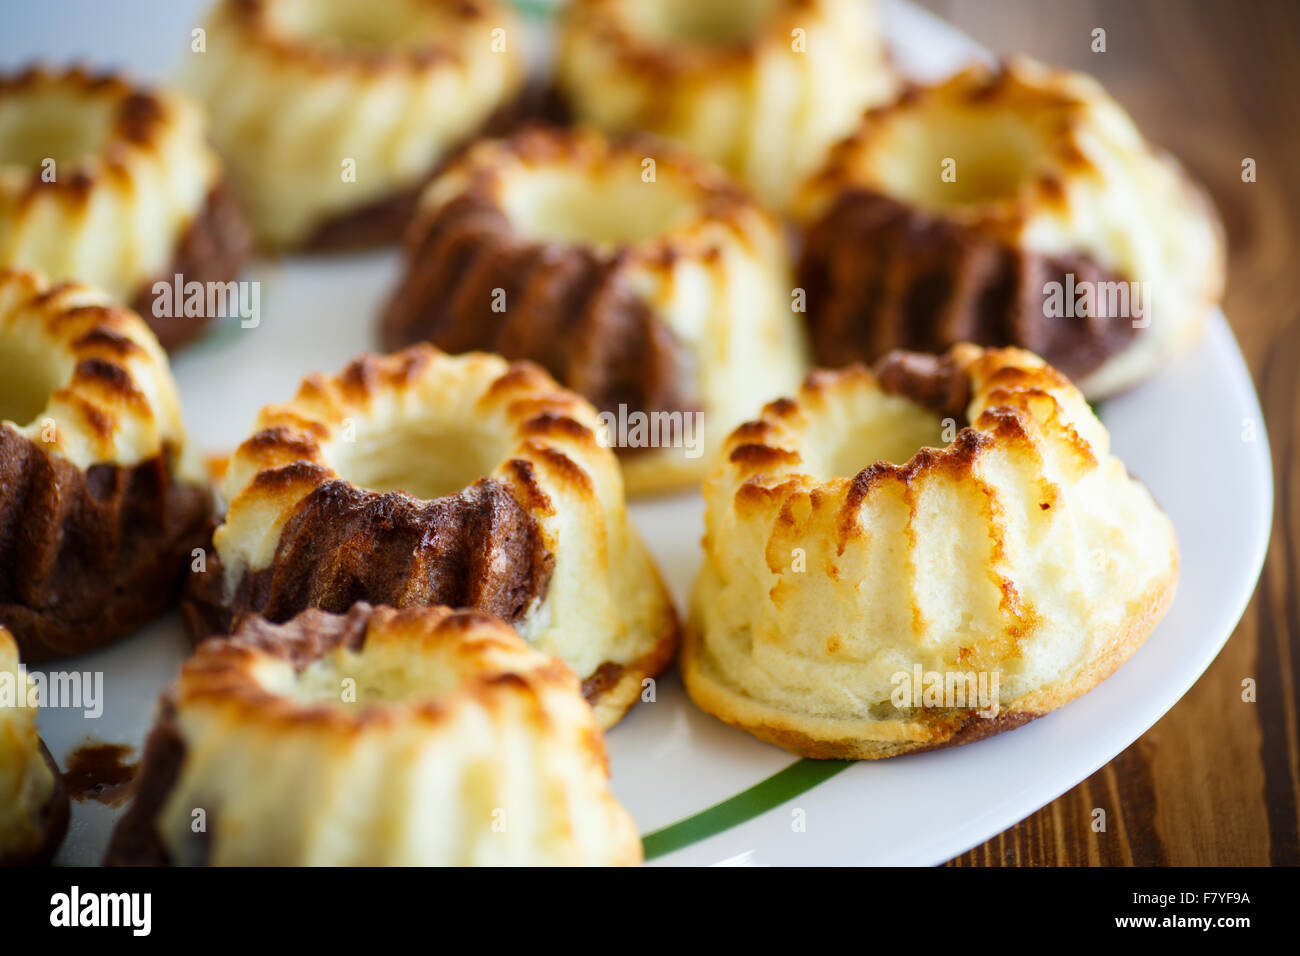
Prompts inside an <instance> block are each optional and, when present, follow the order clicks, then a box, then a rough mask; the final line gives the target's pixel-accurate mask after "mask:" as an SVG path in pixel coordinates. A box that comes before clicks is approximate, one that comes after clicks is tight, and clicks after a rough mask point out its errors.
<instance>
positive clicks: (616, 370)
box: [380, 129, 695, 451]
mask: <svg viewBox="0 0 1300 956" xmlns="http://www.w3.org/2000/svg"><path fill="white" fill-rule="evenodd" d="M506 148H508V149H509V150H511V151H512V152H514V153H515V154H516V155H518V156H519V157H521V158H523V159H524V160H525V161H546V160H556V159H562V158H563V151H564V150H565V149H566V148H569V149H574V150H576V149H579V148H581V146H580V145H579V144H578V143H577V141H573V140H566V139H565V138H564V137H562V136H554V135H548V134H547V132H546V131H543V130H541V129H533V130H529V131H526V132H525V133H523V134H520V135H518V136H516V137H514V138H513V139H511V140H509V141H508V143H507V144H506ZM645 150H646V151H648V150H649V146H646V147H645ZM493 182H494V180H493V176H492V172H491V171H490V170H486V169H476V170H474V172H473V173H472V174H471V182H470V185H469V187H468V188H467V189H466V190H465V192H464V194H463V195H461V196H459V197H457V198H456V199H453V200H452V201H451V202H449V203H447V204H446V205H444V206H442V207H440V208H438V209H435V210H433V211H432V213H431V214H429V215H426V216H424V217H422V218H420V219H417V221H416V222H415V223H414V224H413V225H412V228H411V231H410V233H409V235H408V236H407V249H406V255H407V270H406V275H405V277H404V278H403V280H402V282H401V284H400V285H399V286H398V289H397V292H396V293H395V294H394V296H393V299H392V301H391V302H390V303H389V305H388V308H387V310H386V311H385V313H384V317H383V322H382V326H381V330H380V336H381V339H382V343H383V346H384V348H385V349H388V350H390V351H391V350H396V349H399V348H403V347H405V346H408V345H412V344H414V343H416V342H425V341H427V342H432V343H433V344H434V345H436V346H437V347H438V348H441V349H443V350H445V351H447V352H452V353H456V352H467V351H471V350H476V349H479V350H484V351H492V352H498V353H500V354H501V355H504V356H505V357H506V358H508V359H528V360H530V361H533V362H536V363H537V364H538V365H541V366H542V367H543V368H545V369H546V370H547V371H548V372H550V373H551V375H553V376H554V377H555V378H556V380H558V381H560V382H562V383H563V384H565V385H567V386H568V387H569V388H572V389H573V390H574V391H577V392H579V393H581V394H582V395H583V396H584V397H585V398H587V399H588V400H589V401H590V402H591V403H592V404H593V405H595V406H596V407H597V408H598V409H601V410H615V409H617V408H618V406H619V404H620V403H622V404H626V405H627V406H628V407H629V408H637V409H646V410H661V411H689V410H693V409H694V407H695V399H694V398H693V396H691V395H690V394H689V385H688V383H689V382H690V381H691V376H690V375H689V374H688V370H687V363H688V355H687V351H686V349H685V347H684V346H683V344H682V343H681V342H680V341H679V340H678V339H677V337H676V336H675V335H674V334H673V333H672V331H671V330H670V329H669V328H668V327H667V325H666V324H665V323H664V322H663V321H662V320H661V319H660V318H658V317H657V316H656V315H655V314H654V312H653V311H652V310H651V309H650V307H649V305H648V304H647V303H646V302H645V301H644V300H643V299H642V298H641V297H640V296H639V295H638V294H637V293H636V292H635V291H634V290H633V289H632V288H631V287H630V286H629V285H628V283H627V282H626V281H625V275H626V265H627V261H628V257H627V256H626V255H616V256H613V257H610V256H603V255H600V254H599V253H597V252H596V250H595V249H593V248H588V247H585V246H582V245H579V244H559V243H548V242H539V241H531V240H528V239H525V238H524V237H522V236H521V235H520V234H519V233H518V232H517V231H516V229H515V227H514V226H513V225H512V224H511V222H510V220H509V219H508V217H507V216H506V213H505V212H504V211H503V210H502V208H501V206H500V204H499V203H498V201H497V200H496V199H495V198H494V195H493V191H492V186H493ZM672 254H673V253H672V250H671V248H670V247H665V248H664V249H663V255H664V256H665V257H670V256H671V255H672ZM494 289H502V290H504V293H505V297H506V301H507V302H509V303H510V308H509V309H508V310H506V311H504V312H494V311H493V310H492V303H493V300H494V296H493V290H494ZM619 451H623V449H621V448H620V449H619Z"/></svg>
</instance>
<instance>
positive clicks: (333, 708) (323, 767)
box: [107, 604, 641, 866]
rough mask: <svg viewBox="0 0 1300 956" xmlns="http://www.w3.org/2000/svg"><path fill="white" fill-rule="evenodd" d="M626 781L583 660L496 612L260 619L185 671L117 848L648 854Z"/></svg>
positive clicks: (623, 860)
mask: <svg viewBox="0 0 1300 956" xmlns="http://www.w3.org/2000/svg"><path fill="white" fill-rule="evenodd" d="M503 756H504V757H505V758H508V759H503ZM607 778H608V769H607V764H606V757H605V749H604V745H603V742H602V739H601V735H600V731H599V728H598V727H597V725H596V721H595V719H594V717H593V715H592V712H591V709H590V708H589V707H587V705H586V704H585V703H584V701H583V699H582V696H581V694H580V692H579V683H578V680H577V678H576V677H575V676H574V675H573V672H572V671H570V670H569V669H568V668H567V667H565V666H564V664H562V663H561V662H560V661H558V660H556V659H555V658H553V657H548V656H547V655H544V654H541V653H539V652H537V651H536V650H533V649H532V648H530V647H529V646H528V645H527V643H526V642H524V641H523V640H521V639H520V638H519V636H518V635H517V634H515V633H514V632H513V631H512V630H511V629H510V628H509V627H508V626H506V625H505V624H504V623H502V622H501V621H499V620H497V619H495V618H491V617H488V616H486V615H482V614H478V613H474V612H467V611H456V612H453V611H450V610H449V609H447V608H411V609H406V610H402V611H397V610H394V609H392V608H372V607H370V606H369V605H366V604H359V605H357V606H355V607H354V608H353V609H352V610H351V611H350V612H349V613H348V614H347V615H346V616H338V615H332V614H326V613H323V612H320V611H315V610H312V611H307V612H304V613H303V614H301V615H299V616H297V617H295V618H294V619H292V620H291V621H289V622H288V623H286V624H283V625H274V624H269V623H267V622H265V621H263V620H261V619H260V618H252V619H250V620H249V621H248V622H246V623H245V625H244V626H243V627H242V628H241V629H240V630H239V631H238V632H237V633H236V634H235V635H233V636H232V637H231V638H229V639H225V640H213V641H208V642H206V643H205V644H203V645H202V646H200V648H199V649H198V651H197V652H196V653H195V655H194V656H193V657H192V658H191V659H190V660H189V661H188V662H187V663H186V664H185V666H184V668H183V669H182V672H181V676H180V680H179V681H178V683H177V685H176V687H175V689H174V691H173V692H172V693H171V694H170V695H169V698H168V699H166V700H164V703H163V708H162V713H161V716H160V720H159V723H158V725H157V726H156V729H155V730H154V732H153V734H152V735H151V737H150V741H149V745H148V749H147V752H146V755H145V761H144V767H143V770H142V775H141V780H140V784H139V789H138V796H137V798H136V803H135V804H134V805H133V806H132V808H131V809H130V810H129V811H128V813H127V815H126V817H125V818H124V819H123V822H122V824H121V825H120V826H119V829H118V831H117V833H115V835H114V839H113V843H112V845H111V846H110V850H109V855H108V860H107V862H109V863H116V864H131V863H150V864H159V863H173V864H182V865H193V864H209V865H215V866H220V865H242V866H259V865H271V866H297V865H324V866H347V865H359V866H383V865H398V866H430V865H444V866H446V865H609V864H635V863H638V862H640V859H641V845H640V839H639V838H638V836H637V831H636V827H635V824H634V823H633V821H632V819H631V817H629V816H628V814H627V812H626V811H625V810H623V808H622V807H620V806H619V805H618V804H617V803H616V802H615V800H614V798H613V796H612V794H611V793H610V790H609V784H608V779H607ZM197 810H202V811H203V814H204V821H205V824H206V827H205V829H204V830H203V831H202V832H201V833H199V834H198V835H196V832H195V828H194V826H193V822H194V820H195V813H196V811H197Z"/></svg>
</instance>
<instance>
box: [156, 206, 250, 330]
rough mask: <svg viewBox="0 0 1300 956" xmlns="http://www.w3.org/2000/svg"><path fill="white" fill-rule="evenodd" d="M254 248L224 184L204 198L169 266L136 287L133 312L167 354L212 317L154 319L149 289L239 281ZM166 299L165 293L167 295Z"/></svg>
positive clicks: (248, 230)
mask: <svg viewBox="0 0 1300 956" xmlns="http://www.w3.org/2000/svg"><path fill="white" fill-rule="evenodd" d="M252 245H253V232H252V229H251V228H250V227H249V225H248V221H247V220H246V219H245V218H244V213H243V211H242V210H241V209H240V207H239V203H238V202H237V201H236V200H235V196H234V193H233V192H231V189H230V187H229V186H228V185H227V184H226V183H225V182H220V183H218V184H217V185H216V186H215V187H214V188H213V190H212V191H211V192H210V193H209V194H208V198H207V201H206V202H205V203H204V204H203V209H202V210H200V212H199V214H198V216H197V217H195V219H194V221H193V222H192V223H190V226H189V228H188V229H186V230H185V234H184V235H183V236H182V237H181V240H180V242H179V243H178V244H177V246H176V251H175V254H174V257H173V259H172V262H171V264H170V265H169V266H168V267H167V269H166V270H165V271H164V272H163V274H162V275H160V276H157V277H155V278H154V279H153V280H151V281H149V282H147V283H145V284H144V286H143V287H141V289H140V292H139V295H138V296H137V297H136V300H135V302H134V304H133V305H132V308H133V309H134V310H135V311H136V312H138V313H139V314H140V316H141V318H143V319H144V320H145V322H147V323H148V325H149V328H151V329H153V332H154V334H155V335H157V336H158V341H159V342H161V343H162V346H163V348H165V349H167V350H168V351H169V352H170V351H171V350H172V349H175V348H176V347H177V346H179V345H183V344H184V343H185V342H188V341H189V340H190V339H192V338H194V336H196V335H198V334H199V332H201V331H202V330H203V329H204V327H205V326H207V324H208V323H209V322H211V321H212V320H213V319H214V318H216V316H213V315H206V314H204V315H198V316H187V315H173V316H156V315H154V311H153V304H154V298H155V296H154V291H153V288H154V285H155V283H157V282H165V283H167V284H168V285H169V286H170V285H171V284H172V282H173V278H174V277H175V276H176V275H180V276H181V278H182V281H184V282H187V283H188V282H202V283H207V282H229V281H230V280H232V279H234V278H235V276H237V275H239V270H240V268H241V267H242V266H243V264H244V261H245V260H246V259H247V258H248V253H249V250H250V249H251V248H252ZM168 294H170V293H168Z"/></svg>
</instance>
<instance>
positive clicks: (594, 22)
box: [556, 0, 897, 209]
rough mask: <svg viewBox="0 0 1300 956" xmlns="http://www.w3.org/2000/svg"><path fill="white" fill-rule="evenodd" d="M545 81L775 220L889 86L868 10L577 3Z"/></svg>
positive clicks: (580, 109)
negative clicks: (552, 74) (655, 138)
mask: <svg viewBox="0 0 1300 956" xmlns="http://www.w3.org/2000/svg"><path fill="white" fill-rule="evenodd" d="M556 71H557V85H558V87H559V90H560V92H561V94H562V96H563V97H564V99H565V101H566V103H567V105H568V107H569V109H570V110H571V112H572V113H573V114H574V115H575V116H576V118H577V119H578V120H580V121H583V122H588V123H592V124H594V125H596V126H599V127H601V128H603V129H605V130H606V131H608V132H611V133H627V132H630V131H633V130H644V131H647V132H651V133H656V134H658V135H660V136H664V137H667V138H669V139H673V140H677V141H678V142H680V143H682V144H683V145H685V146H686V147H688V148H689V149H690V151H691V152H692V153H694V154H695V155H698V156H700V157H703V158H705V159H709V160H711V161H713V162H715V163H717V164H718V165H720V166H723V167H725V168H726V169H728V170H730V171H731V172H732V173H733V174H734V175H735V176H736V177H737V178H738V179H740V181H741V182H743V183H745V184H746V185H747V186H749V187H750V188H751V189H753V190H754V192H755V193H756V194H757V195H758V196H759V198H760V199H762V200H763V201H764V202H766V203H767V204H769V205H771V206H772V207H773V208H776V209H784V208H785V206H786V205H787V203H788V202H789V201H790V199H791V198H792V197H793V194H794V192H795V190H796V189H797V188H798V186H799V184H800V183H801V182H802V181H803V179H804V178H805V177H807V176H808V175H810V174H811V173H812V172H813V171H814V170H815V169H816V168H817V166H818V165H819V164H820V163H821V162H822V161H823V160H824V159H825V156H826V150H827V149H828V148H829V147H830V146H831V144H832V143H834V142H835V141H836V140H837V139H839V138H840V137H842V136H845V135H847V134H848V133H849V132H850V131H851V130H852V129H853V126H854V124H855V123H856V122H857V120H858V117H859V116H860V115H861V114H862V111H863V110H864V109H866V108H867V107H869V106H873V105H875V104H877V103H880V102H883V101H885V100H887V99H889V98H890V97H891V96H892V95H893V93H894V90H895V88H896V85H897V83H896V79H895V76H894V73H893V71H892V70H891V69H890V68H889V66H888V65H887V63H886V60H885V54H884V48H883V45H882V43H881V40H880V36H879V31H878V29H877V26H876V12H875V5H874V3H873V2H869V0H709V2H704V3H701V2H699V0H658V2H655V3H646V2H643V0H575V2H573V3H570V4H569V5H568V7H567V8H566V12H565V14H564V22H563V25H562V29H561V39H560V48H559V53H558V55H557V63H556Z"/></svg>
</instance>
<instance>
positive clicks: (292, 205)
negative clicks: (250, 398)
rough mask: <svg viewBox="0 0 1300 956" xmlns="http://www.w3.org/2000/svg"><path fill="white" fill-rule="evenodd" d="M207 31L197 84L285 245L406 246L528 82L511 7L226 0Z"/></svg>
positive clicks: (482, 1) (274, 241)
mask: <svg viewBox="0 0 1300 956" xmlns="http://www.w3.org/2000/svg"><path fill="white" fill-rule="evenodd" d="M206 29H207V33H206V42H205V50H204V51H203V52H201V53H196V54H194V56H193V58H192V64H191V69H189V70H188V71H187V73H186V79H187V84H188V85H189V87H190V88H192V89H193V90H194V91H195V93H196V95H197V96H198V97H199V98H200V99H201V100H202V101H203V103H204V104H205V105H206V106H207V108H208V111H209V113H210V116H211V126H212V136H213V140H214V141H215V143H216V144H217V148H218V149H219V150H220V151H221V153H222V154H223V156H224V157H225V158H226V160H227V162H228V164H229V167H230V171H231V176H232V179H233V180H234V183H235V185H236V186H237V187H238V190H239V193H240V197H241V198H242V199H243V200H244V201H245V202H246V204H247V205H248V207H249V211H250V214H251V216H252V219H253V225H254V228H255V230H256V232H257V235H258V239H259V241H261V242H262V243H264V244H265V245H268V246H271V247H281V248H283V247H308V248H317V249H320V248H345V247H355V246H361V245H368V244H373V243H376V242H385V241H392V240H395V239H397V238H398V237H399V236H400V235H401V230H402V228H403V227H404V226H405V224H406V221H407V219H408V218H409V216H410V213H411V210H412V209H413V208H414V205H415V200H416V198H417V197H418V195H419V191H420V188H421V187H422V186H423V185H424V184H425V183H426V182H427V181H428V180H429V178H430V177H431V176H432V175H433V173H434V171H435V169H436V168H437V167H438V166H439V165H440V164H441V163H442V162H443V161H444V160H445V159H446V158H447V156H448V155H450V154H451V153H452V152H453V151H454V150H455V149H456V148H458V147H459V146H460V145H461V144H462V143H464V142H465V141H467V140H469V139H470V138H472V137H473V136H474V135H475V134H477V133H479V132H480V131H483V130H485V129H486V130H495V129H498V128H504V127H506V126H508V125H509V124H510V122H511V117H512V114H513V111H514V109H515V106H516V101H517V100H518V99H519V98H520V96H521V93H522V90H523V85H524V81H525V78H526V77H525V70H524V57H523V36H522V30H521V29H520V28H519V25H518V21H517V19H516V17H515V16H514V14H513V12H512V11H511V10H510V8H509V6H508V5H506V4H502V3H499V2H496V0H385V2H383V3H357V2H355V0H324V2H322V0H220V2H219V3H218V4H217V6H216V8H215V9H214V10H213V12H212V14H211V17H210V20H209V22H208V25H207V28H206Z"/></svg>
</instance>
